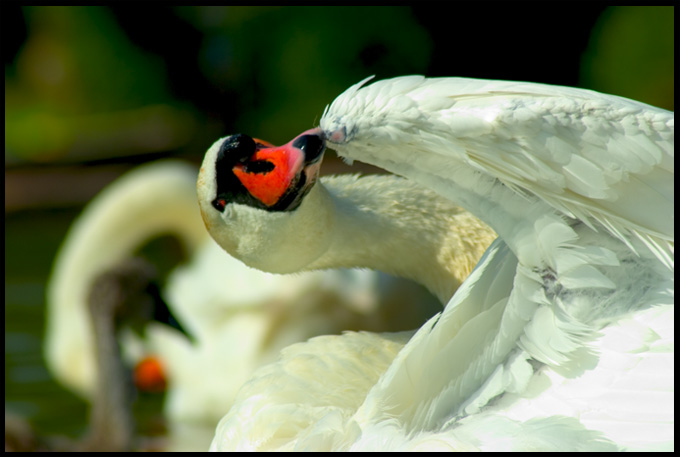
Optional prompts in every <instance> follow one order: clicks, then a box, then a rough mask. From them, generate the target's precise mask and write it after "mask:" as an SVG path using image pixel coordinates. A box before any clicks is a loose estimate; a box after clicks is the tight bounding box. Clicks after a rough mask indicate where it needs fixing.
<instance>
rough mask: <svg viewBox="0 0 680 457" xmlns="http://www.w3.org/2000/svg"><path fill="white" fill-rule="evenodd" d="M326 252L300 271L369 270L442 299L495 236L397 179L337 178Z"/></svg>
mask: <svg viewBox="0 0 680 457" xmlns="http://www.w3.org/2000/svg"><path fill="white" fill-rule="evenodd" d="M317 187H318V190H317V191H318V192H327V193H328V195H329V197H330V199H331V201H332V205H331V207H332V210H333V211H334V213H335V214H334V219H335V223H334V225H333V231H332V237H331V240H330V244H329V246H328V249H327V251H326V252H325V253H324V254H323V255H321V256H320V257H319V258H318V259H317V260H316V261H314V262H312V263H311V264H310V265H309V266H308V267H307V268H306V269H317V268H337V267H367V268H372V269H377V270H381V271H384V272H387V273H390V274H394V275H397V276H401V277H406V278H409V279H413V280H415V281H417V282H419V283H421V284H423V285H425V286H426V287H427V288H428V289H429V290H430V291H431V292H433V293H434V294H436V295H437V296H438V298H439V299H440V300H442V301H446V300H448V299H449V298H450V297H451V295H452V294H453V292H454V291H455V290H456V289H457V288H458V286H459V285H460V284H461V282H462V281H463V280H464V279H465V278H466V277H467V275H468V274H469V273H470V271H471V270H472V268H473V267H474V265H475V264H476V263H477V261H478V259H479V257H481V255H482V253H483V252H484V250H485V248H486V246H487V245H488V244H489V243H490V242H491V241H492V240H493V239H494V238H495V234H494V233H493V231H492V230H491V229H490V228H488V227H487V226H486V225H484V224H483V223H482V222H480V221H479V220H478V219H476V218H475V217H474V216H472V215H471V214H469V213H468V212H466V211H464V210H463V209H461V208H459V207H457V206H455V205H454V204H453V203H451V202H450V201H449V200H446V199H444V198H442V197H440V196H438V195H437V194H436V193H434V192H432V191H430V190H427V189H425V188H422V187H420V186H418V185H416V184H414V183H412V182H410V181H407V180H405V179H403V178H399V177H396V176H366V177H361V178H360V177H357V176H347V175H345V176H336V177H329V178H325V179H324V180H323V187H322V186H317Z"/></svg>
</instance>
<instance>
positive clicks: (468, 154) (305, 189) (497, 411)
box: [198, 76, 674, 450]
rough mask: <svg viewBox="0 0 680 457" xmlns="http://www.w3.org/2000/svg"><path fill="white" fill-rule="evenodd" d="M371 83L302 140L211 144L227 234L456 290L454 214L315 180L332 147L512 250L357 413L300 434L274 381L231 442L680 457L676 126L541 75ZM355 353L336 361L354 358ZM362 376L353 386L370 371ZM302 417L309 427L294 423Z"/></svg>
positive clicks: (494, 261)
mask: <svg viewBox="0 0 680 457" xmlns="http://www.w3.org/2000/svg"><path fill="white" fill-rule="evenodd" d="M364 83H365V81H364V82H362V83H360V84H358V85H356V86H353V87H352V88H350V89H349V90H348V91H346V92H345V93H344V94H342V95H341V96H340V97H338V98H337V99H336V100H335V101H334V102H333V104H331V105H330V107H329V108H327V110H326V112H325V113H324V116H323V117H322V119H321V128H320V129H318V130H317V129H315V130H312V131H308V132H305V133H304V134H302V135H300V136H299V137H297V138H296V139H294V140H293V141H291V142H290V143H288V144H287V145H285V146H283V147H280V148H270V147H268V146H267V145H263V144H259V143H254V142H253V141H252V140H249V139H248V138H247V137H244V136H233V137H229V138H228V139H227V140H224V139H223V140H220V141H218V142H217V143H216V144H215V145H213V147H212V148H211V149H210V150H209V151H208V152H207V154H206V158H205V160H204V164H203V167H202V171H201V175H200V176H199V181H198V190H199V202H200V203H201V212H202V215H203V217H204V220H205V222H206V226H207V227H208V230H209V231H210V232H211V235H212V236H213V237H214V238H215V239H216V240H217V241H218V243H220V245H222V246H223V247H224V248H225V249H226V250H227V251H228V252H230V253H232V254H233V255H235V256H236V257H238V258H241V259H243V260H244V262H246V263H248V264H251V265H253V266H255V267H258V268H262V269H265V270H271V271H291V270H298V269H309V268H321V267H333V266H335V265H337V264H340V265H353V264H359V265H369V266H371V267H374V268H385V269H386V270H387V271H391V272H393V273H396V274H403V275H406V276H408V277H411V278H414V279H417V280H419V281H421V282H422V283H423V284H426V285H428V287H430V288H431V289H432V290H433V291H435V292H436V293H437V294H438V295H439V296H440V297H442V296H445V295H446V291H445V290H443V289H442V288H441V287H442V286H441V281H442V280H443V278H445V277H446V274H445V273H443V270H445V264H446V262H447V260H448V258H443V257H442V256H439V255H432V251H433V250H435V252H436V250H437V249H444V250H446V249H447V248H448V246H447V244H446V242H445V241H446V235H443V237H442V235H441V232H439V231H440V230H442V229H443V230H446V228H445V227H443V226H442V225H441V224H440V221H439V220H440V214H439V213H438V212H437V211H436V210H435V211H432V209H431V208H428V207H427V206H428V199H422V200H420V201H421V204H420V205H415V208H414V207H410V206H408V203H407V202H408V201H409V198H408V197H406V195H404V196H402V197H397V196H393V197H392V198H387V199H381V196H382V195H383V194H385V193H387V189H388V188H390V187H391V185H390V184H385V185H384V187H381V186H380V185H375V184H374V185H373V186H372V188H371V187H367V188H363V189H361V190H359V191H357V192H356V195H351V193H352V189H351V188H352V187H353V185H351V186H347V183H339V185H338V186H337V187H336V188H335V189H334V188H332V187H331V188H330V189H329V190H325V189H324V188H323V187H321V186H313V185H312V184H313V181H314V180H315V176H316V172H317V169H318V163H319V161H320V157H321V154H322V151H323V147H324V145H323V142H324V141H328V143H329V145H331V146H332V147H333V148H335V149H336V150H337V151H338V153H339V154H340V155H341V156H342V157H346V158H348V159H357V160H362V161H366V162H369V163H372V164H374V165H378V166H382V167H384V168H386V169H388V170H390V171H393V172H395V173H398V174H401V175H404V176H406V177H408V178H410V179H412V180H414V181H417V182H419V183H420V184H421V185H423V186H426V187H429V188H432V189H433V190H435V191H436V192H438V193H439V194H441V195H443V196H445V197H447V198H449V199H451V200H452V201H456V202H459V203H460V204H461V205H463V206H465V207H466V208H468V209H469V210H470V211H472V212H473V213H474V214H476V215H477V216H479V217H480V218H481V219H482V220H484V221H485V222H488V223H489V224H490V225H491V226H492V227H493V228H494V229H495V230H496V231H497V233H498V234H499V236H500V239H499V240H497V241H496V242H495V243H494V244H493V245H492V246H491V247H490V248H489V250H488V251H487V253H486V255H485V256H484V257H483V258H482V260H481V261H480V264H479V265H478V267H477V269H476V270H475V271H474V272H473V273H472V275H471V276H470V277H469V278H468V280H467V281H466V282H465V283H464V284H463V286H462V287H461V288H460V289H459V290H458V292H457V293H456V294H455V295H454V297H453V298H452V300H451V301H450V302H449V303H448V305H447V307H446V309H445V311H444V312H443V313H442V315H441V316H439V317H438V318H435V319H433V320H432V321H431V322H430V323H428V324H426V325H424V326H423V327H422V328H421V329H420V330H419V331H418V332H417V333H416V334H415V335H414V336H413V338H411V339H410V340H409V342H408V343H407V344H406V345H405V346H404V348H403V349H402V350H401V351H399V352H398V355H396V357H394V359H393V360H391V363H388V364H387V365H389V367H387V368H386V371H384V373H382V374H381V373H378V374H377V375H374V376H373V378H371V380H370V381H367V382H366V383H365V385H364V389H363V390H362V391H361V392H362V393H361V394H359V397H360V398H361V401H360V402H359V403H357V404H358V405H359V406H357V404H352V405H350V406H349V407H346V408H345V407H343V406H345V405H342V404H339V405H336V406H338V408H336V409H335V410H332V409H329V405H326V406H325V408H324V409H323V410H322V411H318V410H315V409H314V408H313V406H314V404H313V403H314V402H312V401H311V400H310V401H309V402H306V403H308V404H310V405H311V406H312V407H310V408H309V409H307V410H306V411H304V412H303V411H302V410H303V409H304V408H302V407H299V408H298V411H300V412H298V413H297V416H296V413H295V412H294V411H292V410H290V409H289V410H288V413H289V414H291V415H292V416H291V417H289V418H288V419H287V420H288V421H290V422H286V423H285V424H284V423H283V422H285V420H284V417H285V416H283V417H280V416H276V415H275V416H274V417H268V416H267V410H268V409H270V407H271V408H272V409H271V410H272V411H275V410H276V408H277V407H278V406H279V405H280V404H281V403H284V404H285V403H286V400H285V399H281V398H280V397H276V396H275V394H273V393H271V392H270V391H271V390H274V388H275V386H271V388H270V389H269V390H267V389H264V388H261V389H259V390H258V389H254V390H249V389H250V386H252V385H253V384H252V383H255V384H257V383H258V379H259V375H257V376H255V377H254V379H253V381H251V384H248V385H246V386H245V387H244V389H243V390H242V393H243V392H245V393H243V397H242V396H241V395H242V394H239V399H238V400H237V403H236V405H235V406H234V408H232V410H231V411H230V413H229V415H227V416H226V417H225V418H224V419H223V421H222V422H221V424H220V426H219V427H218V432H217V435H216V437H215V440H214V441H213V446H212V447H213V449H229V448H232V449H233V448H261V447H274V448H275V447H281V448H298V449H300V448H309V449H313V448H317V449H322V448H326V449H330V448H337V449H350V448H352V449H355V448H362V447H371V446H372V445H373V446H374V447H376V446H382V448H383V449H385V448H390V447H392V448H399V447H403V446H411V445H413V446H418V445H421V444H422V445H432V444H434V445H436V444H441V443H446V445H450V446H451V447H453V448H467V447H469V446H471V447H475V448H480V449H486V448H490V449H498V448H503V446H505V447H506V448H508V449H516V450H519V449H536V448H549V442H551V441H553V442H555V443H559V448H560V449H562V450H566V449H574V450H578V449H583V450H585V449H591V448H597V449H602V448H603V447H604V448H607V447H608V446H615V447H618V448H624V449H639V450H644V449H672V447H673V439H674V432H673V408H672V403H673V369H672V366H673V349H672V341H673V324H672V319H673V276H674V275H673V267H672V263H673V255H672V249H673V244H674V238H673V225H674V223H673V216H672V214H673V188H674V184H673V136H674V130H673V128H674V116H673V114H672V113H669V112H667V111H664V110H661V109H658V108H654V107H650V106H648V105H644V104H642V103H638V102H634V101H631V100H626V99H622V98H619V97H615V96H609V95H603V94H598V93H595V92H591V91H585V90H580V89H572V88H563V87H556V86H547V85H539V84H530V83H512V82H503V81H482V80H469V79H459V78H442V79H425V78H423V77H419V76H413V77H403V78H396V79H393V80H388V81H383V82H378V83H375V84H373V85H371V86H368V87H365V88H361V86H362V85H363V84H364ZM274 157H276V160H274V159H272V158H274ZM272 171H276V172H275V173H272ZM272 177H276V179H272ZM359 182H361V180H358V181H357V183H359ZM327 183H330V181H327ZM393 183H400V181H393ZM343 184H345V185H344V186H343ZM261 187H264V188H265V189H264V190H261V189H260V188H261ZM348 187H349V188H350V190H347V188H348ZM396 193H398V192H396ZM345 194H350V198H346V197H345ZM393 195H394V194H393ZM265 196H266V197H267V198H263V197H265ZM277 198H278V199H277ZM348 200H349V202H348ZM395 202H396V203H395ZM401 203H406V205H405V206H406V208H407V209H404V208H403V207H400V204H401ZM395 207H396V208H397V210H395V209H394V208H395ZM414 214H415V215H414ZM434 233H436V234H438V235H433V234H434ZM416 240H417V242H416ZM423 244H425V245H428V244H430V246H428V247H423ZM346 337H347V338H350V337H349V336H346ZM341 338H342V337H341ZM357 338H358V337H357ZM313 341H314V340H312V341H310V342H309V343H307V344H308V345H312V344H313ZM339 341H340V340H338V343H337V344H338V347H341V349H339V350H338V351H336V352H333V351H328V352H327V357H330V358H333V355H336V357H340V358H346V357H350V358H351V354H350V355H347V349H346V347H347V345H344V346H343V344H342V343H340V342H339ZM330 346H332V345H330ZM358 346H359V347H362V344H361V343H359V345H358ZM307 347H308V349H306V350H307V351H310V352H314V349H313V347H311V348H309V346H307ZM366 347H370V345H368V344H367V345H366ZM350 352H351V351H350ZM390 352H391V353H394V352H396V350H395V348H394V347H391V348H390V349H389V350H387V352H386V353H390ZM355 353H358V354H360V353H361V352H360V351H355ZM389 358H390V357H388V359H389ZM291 360H294V357H288V356H287V355H286V353H284V356H283V359H282V360H281V362H279V364H278V369H276V368H274V369H273V370H274V372H277V373H285V372H286V370H287V367H286V363H287V362H289V361H291ZM355 365H356V366H355V367H354V368H350V373H351V375H352V376H354V375H355V373H356V372H357V371H359V372H363V371H362V370H366V367H365V366H364V365H362V364H361V363H360V362H356V361H355ZM344 366H348V364H344ZM350 367H351V365H350ZM337 376H338V377H340V376H342V375H340V374H337ZM329 377H331V376H330V375H329ZM652 380H653V381H652ZM374 381H375V384H374V385H371V383H373V382H374ZM369 389H370V390H369ZM336 390H337V389H335V388H334V387H333V381H331V387H330V390H329V394H330V395H333V398H337V395H335V391H336ZM318 392H319V395H323V389H318ZM363 392H367V393H366V394H365V396H364V395H363ZM258 396H259V397H258ZM557 399H559V401H558V400H557ZM269 400H271V404H269V403H268V401H269ZM338 401H342V400H338ZM253 402H256V404H257V405H259V408H261V410H260V409H258V408H255V407H254V404H253ZM331 402H332V401H331ZM298 406H299V405H298ZM250 413H252V414H250ZM255 413H259V415H256V414H255ZM305 414H307V418H305V417H304V415H305ZM297 417H299V418H302V421H301V423H303V424H304V425H300V424H298V425H297V426H290V427H289V426H288V425H289V424H291V423H293V424H294V423H295V419H296V418H297ZM310 417H313V418H314V420H310ZM314 424H316V425H314ZM525 437H526V438H527V439H525ZM555 440H557V441H555Z"/></svg>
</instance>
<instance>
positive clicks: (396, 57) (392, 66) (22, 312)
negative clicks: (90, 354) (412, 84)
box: [2, 2, 674, 436]
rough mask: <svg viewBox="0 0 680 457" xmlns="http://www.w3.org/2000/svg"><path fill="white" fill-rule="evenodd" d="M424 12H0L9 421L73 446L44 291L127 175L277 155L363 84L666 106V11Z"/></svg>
mask: <svg viewBox="0 0 680 457" xmlns="http://www.w3.org/2000/svg"><path fill="white" fill-rule="evenodd" d="M421 4H422V6H418V7H166V6H155V5H153V6H152V5H151V4H146V5H144V4H142V5H141V6H133V5H131V4H122V6H116V7H63V8H62V7H19V6H16V5H9V6H5V5H3V7H2V54H3V61H4V65H5V248H6V250H5V408H6V410H9V411H12V412H13V413H17V414H19V415H21V416H22V417H25V418H28V419H29V420H30V422H31V423H32V424H33V425H34V426H35V427H36V428H37V429H38V430H39V431H40V432H41V433H48V434H55V433H63V434H66V435H69V436H77V435H79V434H80V433H82V431H83V427H84V424H85V418H86V406H85V404H84V403H83V402H82V401H81V400H79V399H78V398H76V397H75V396H73V395H72V394H70V393H68V392H67V391H65V390H63V389H61V388H60V387H59V386H58V385H57V384H56V383H54V382H53V381H52V380H51V379H50V376H49V374H48V372H47V371H46V369H45V366H44V362H43V360H42V355H41V339H42V332H43V326H44V323H43V307H44V291H45V283H46V280H47V277H48V275H49V271H50V268H51V263H52V261H53V258H54V255H55V252H56V250H57V247H58V245H59V243H60V241H61V240H62V239H63V237H64V235H65V233H66V230H67V228H68V226H69V224H70V223H71V221H72V220H73V218H74V217H75V216H76V215H77V214H78V212H79V210H80V209H81V208H82V206H83V205H84V204H85V203H86V202H87V201H88V200H89V199H90V198H91V197H92V196H93V195H94V194H95V193H96V192H97V191H99V190H100V189H101V188H102V187H103V186H105V185H106V184H107V183H109V182H110V181H111V180H113V179H115V178H116V177H117V176H119V175H120V174H121V173H122V172H124V171H125V170H127V169H129V168H130V167H132V166H134V165H136V164H139V163H142V162H146V161H150V160H154V159H158V158H162V157H181V158H185V159H187V160H189V161H192V162H194V163H199V162H200V160H201V159H202V155H203V153H204V151H205V150H206V149H207V147H208V146H209V145H210V144H212V142H213V141H214V140H215V139H217V138H218V137H219V136H222V135H224V134H227V133H234V132H244V133H249V134H252V135H256V136H258V137H260V138H263V139H267V140H269V141H271V142H273V143H275V144H276V143H282V142H286V141H288V140H289V139H290V138H292V137H293V136H294V135H296V134H297V133H299V132H301V131H303V130H305V129H307V128H311V127H313V126H314V125H315V123H316V122H318V120H319V118H320V115H321V113H322V111H323V108H324V107H325V105H326V104H327V103H329V102H331V101H332V100H333V98H334V97H335V96H336V95H338V94H339V93H340V92H341V91H342V90H344V89H345V88H347V87H348V86H350V85H351V84H354V83H355V82H357V81H359V80H361V79H363V78H365V77H366V76H369V75H373V74H375V75H376V76H377V78H386V77H391V76H397V75H403V74H413V73H418V74H425V75H428V76H465V77H476V78H490V79H512V80H526V81H534V82H544V83H552V84H562V85H570V86H579V87H585V88H591V89H595V90H599V91H603V92H608V93H613V94H617V95H623V96H626V97H630V98H634V99H637V100H641V101H644V102H647V103H650V104H654V105H657V106H661V107H664V108H667V109H670V110H672V109H673V99H674V60H673V41H674V40H673V28H674V19H673V13H674V9H673V7H607V6H606V5H605V4H601V3H594V4H590V3H553V2H546V3H527V4H519V5H518V4H508V5H506V4H494V3H489V4H487V3H483V2H476V3H474V4H473V3H462V4H461V3H454V4H448V5H445V4H437V3H425V2H422V3H421ZM329 162H330V163H329V164H328V165H327V166H325V167H324V168H325V169H326V171H328V170H332V171H336V170H340V168H339V166H338V165H337V163H334V161H333V160H332V158H331V160H329ZM160 251H163V249H160ZM147 400H148V402H147V403H148V404H150V405H151V406H150V407H149V409H151V410H155V409H154V408H156V409H157V407H158V405H157V403H158V402H159V400H158V399H153V398H151V399H147Z"/></svg>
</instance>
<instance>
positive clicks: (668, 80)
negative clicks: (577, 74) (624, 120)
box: [581, 6, 675, 110]
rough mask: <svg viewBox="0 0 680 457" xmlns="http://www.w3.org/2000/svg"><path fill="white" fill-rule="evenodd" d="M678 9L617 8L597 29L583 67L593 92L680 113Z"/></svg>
mask: <svg viewBox="0 0 680 457" xmlns="http://www.w3.org/2000/svg"><path fill="white" fill-rule="evenodd" d="M674 13H675V7H673V6H655V7H649V6H636V7H630V6H627V7H611V8H608V9H607V10H606V11H605V12H604V13H603V14H602V16H601V17H600V19H599V21H598V22H597V24H596V25H595V28H594V29H593V32H592V35H591V40H590V43H589V46H588V49H587V50H586V52H585V53H584V54H583V59H582V62H581V83H582V84H583V85H584V86H585V87H589V88H591V89H594V90H597V91H602V92H608V93H613V94H617V95H621V96H624V97H628V98H632V99H635V100H641V101H644V102H645V103H649V104H651V105H654V106H659V107H662V108H666V109H668V110H673V109H674V98H675V97H674V92H675V53H674V44H675V39H674V35H675V18H674Z"/></svg>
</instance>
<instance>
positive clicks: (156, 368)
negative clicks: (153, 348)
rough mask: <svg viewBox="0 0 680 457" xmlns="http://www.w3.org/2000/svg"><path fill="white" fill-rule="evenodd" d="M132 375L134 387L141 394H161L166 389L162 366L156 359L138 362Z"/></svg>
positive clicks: (150, 357) (151, 357) (145, 359)
mask: <svg viewBox="0 0 680 457" xmlns="http://www.w3.org/2000/svg"><path fill="white" fill-rule="evenodd" d="M133 375H134V382H135V386H137V388H138V389H139V390H141V391H143V392H163V391H164V390H165V389H166V387H167V382H166V377H165V370H164V369H163V364H162V363H161V361H160V360H159V359H158V358H156V357H153V356H149V357H145V358H144V359H142V360H140V361H139V362H138V363H137V366H135V370H134V374H133Z"/></svg>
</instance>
